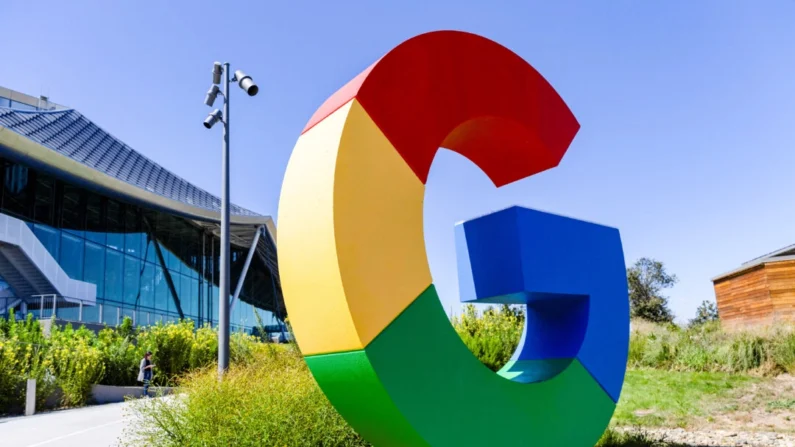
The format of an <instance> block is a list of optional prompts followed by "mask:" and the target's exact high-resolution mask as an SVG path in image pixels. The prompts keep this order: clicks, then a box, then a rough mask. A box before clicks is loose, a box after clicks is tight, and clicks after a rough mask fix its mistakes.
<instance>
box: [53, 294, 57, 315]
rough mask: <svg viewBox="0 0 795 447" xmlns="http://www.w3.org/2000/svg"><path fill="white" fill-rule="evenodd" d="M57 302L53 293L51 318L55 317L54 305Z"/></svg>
mask: <svg viewBox="0 0 795 447" xmlns="http://www.w3.org/2000/svg"><path fill="white" fill-rule="evenodd" d="M57 303H58V299H57V297H56V296H55V295H53V296H52V317H53V318H56V317H55V306H56V304H57Z"/></svg>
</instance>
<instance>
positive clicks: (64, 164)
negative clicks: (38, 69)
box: [0, 107, 284, 317]
mask: <svg viewBox="0 0 795 447" xmlns="http://www.w3.org/2000/svg"><path fill="white" fill-rule="evenodd" d="M0 153H2V154H3V155H4V156H7V157H9V158H11V159H16V160H18V161H20V162H23V163H26V164H29V165H30V166H33V167H35V168H37V169H41V170H43V171H46V172H49V173H51V174H53V175H55V176H58V177H61V178H64V179H66V180H69V181H73V182H75V183H77V184H81V185H83V186H86V187H88V188H90V189H94V190H98V191H100V192H102V193H104V194H107V195H110V196H116V197H119V198H121V199H123V200H127V201H130V202H133V203H137V204H139V205H143V206H147V207H152V208H156V209H160V210H162V211H165V212H168V213H172V214H176V215H180V216H183V217H186V218H189V219H193V220H195V221H196V223H197V224H199V225H200V226H202V227H204V228H206V229H207V230H208V231H210V232H212V233H215V234H218V233H219V230H220V229H219V228H218V226H219V225H218V223H219V222H220V208H221V200H220V199H219V198H218V197H216V196H214V195H212V194H210V193H208V192H207V191H205V190H203V189H201V188H199V187H197V186H195V185H193V184H191V183H189V182H188V181H187V180H184V179H182V178H181V177H179V176H177V175H176V174H174V173H172V172H170V171H168V170H167V169H165V168H163V167H162V166H160V165H158V164H157V163H155V162H154V161H152V160H150V159H148V158H146V157H144V156H143V155H141V154H139V153H138V152H136V151H135V150H134V149H132V148H131V147H129V146H128V145H126V144H125V143H124V142H122V141H121V140H119V139H118V138H116V137H114V136H113V135H111V134H110V133H108V132H107V131H105V130H104V129H102V128H101V127H99V126H98V125H96V124H95V123H93V122H92V121H91V120H89V119H88V118H86V117H85V116H83V115H82V114H81V113H80V112H78V111H76V110H74V109H61V110H50V111H44V110H33V111H28V110H19V109H14V108H7V107H0ZM230 221H231V224H232V228H231V230H232V231H231V236H232V238H231V243H233V244H235V245H238V246H241V247H246V248H248V247H249V246H250V244H251V241H252V239H253V234H254V232H255V231H257V229H258V228H259V226H264V227H265V229H267V230H268V231H266V234H267V235H269V236H270V237H264V238H260V240H259V243H258V244H257V254H258V257H259V258H260V261H261V262H262V264H264V266H266V268H267V269H268V270H269V275H268V276H269V277H270V278H272V280H273V281H275V283H276V288H277V290H275V291H274V292H275V295H273V294H269V295H271V296H262V297H261V299H259V300H256V301H258V302H257V303H252V304H255V305H258V306H259V307H261V308H263V309H267V310H272V311H274V312H275V313H276V314H277V315H279V316H280V317H283V316H284V304H283V299H282V297H281V287H280V281H279V275H278V266H277V261H276V246H275V243H274V241H275V239H276V228H275V225H274V223H273V219H272V218H271V217H270V216H263V215H261V214H258V213H255V212H253V211H251V210H248V209H246V208H243V207H240V206H237V205H234V204H232V205H231V209H230ZM233 273H234V272H233ZM249 274H251V272H249ZM233 277H234V274H233ZM268 282H269V283H270V281H268ZM259 301H262V302H259Z"/></svg>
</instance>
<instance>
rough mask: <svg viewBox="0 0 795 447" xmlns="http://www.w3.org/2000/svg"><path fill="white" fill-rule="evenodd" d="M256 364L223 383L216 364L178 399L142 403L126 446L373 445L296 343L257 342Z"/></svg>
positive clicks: (192, 377) (185, 382)
mask: <svg viewBox="0 0 795 447" xmlns="http://www.w3.org/2000/svg"><path fill="white" fill-rule="evenodd" d="M251 347H252V359H251V360H252V361H250V362H246V363H240V364H237V365H233V366H232V367H231V368H230V369H229V370H228V372H227V373H226V374H225V375H224V380H223V381H220V382H219V380H218V375H217V372H216V370H215V368H205V369H202V370H199V371H196V372H193V373H190V374H188V375H187V376H185V377H184V378H183V379H182V380H181V382H180V390H181V392H180V394H178V395H177V396H176V397H175V398H171V399H169V398H165V399H149V400H139V401H136V402H134V403H133V404H132V406H131V411H132V413H133V415H134V416H135V417H136V418H137V421H136V422H135V423H134V424H131V426H130V428H129V429H127V432H126V433H125V436H124V439H125V441H124V442H123V445H129V446H137V445H157V446H165V447H168V446H173V447H177V446H180V447H183V446H184V447H191V446H197V447H198V446H211V445H212V446H214V445H219V446H220V445H234V446H241V447H245V446H263V445H279V446H365V445H369V444H368V443H366V442H365V441H364V440H363V439H362V438H361V437H359V435H357V434H356V432H354V431H353V429H351V427H350V426H349V425H348V424H347V423H346V422H345V420H344V419H342V417H341V416H340V415H339V414H338V413H337V412H336V411H335V410H334V408H333V407H332V406H331V404H330V403H329V402H328V400H327V399H326V397H325V396H324V395H323V392H322V391H321V390H320V388H319V387H318V386H317V384H316V383H315V381H314V379H313V378H312V376H311V374H310V373H309V370H308V368H307V367H306V363H305V362H304V360H303V358H302V356H301V354H300V353H299V352H297V350H295V349H293V348H292V347H291V346H284V345H273V344H257V345H252V346H251Z"/></svg>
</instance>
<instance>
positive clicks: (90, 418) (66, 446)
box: [0, 403, 129, 447]
mask: <svg viewBox="0 0 795 447" xmlns="http://www.w3.org/2000/svg"><path fill="white" fill-rule="evenodd" d="M128 405H129V404H127V403H117V404H106V405H95V406H90V407H85V408H77V409H74V410H60V411H51V412H48V413H40V414H36V415H33V416H19V417H11V418H2V419H0V436H1V437H2V440H0V444H2V445H3V446H8V447H39V446H43V447H49V446H58V447H78V446H79V447H109V446H114V445H116V444H117V442H118V439H119V438H120V437H121V435H122V432H123V430H124V428H125V427H126V425H127V424H128V419H129V418H125V416H126V415H125V412H124V410H125V408H127V407H128Z"/></svg>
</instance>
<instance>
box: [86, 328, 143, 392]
mask: <svg viewBox="0 0 795 447" xmlns="http://www.w3.org/2000/svg"><path fill="white" fill-rule="evenodd" d="M122 334H123V332H122V331H117V330H115V329H110V328H105V329H102V330H101V331H100V332H99V335H98V336H97V342H96V344H97V347H98V348H99V350H100V352H101V353H102V359H103V361H104V363H105V374H104V375H103V376H102V379H101V380H100V382H99V383H100V384H101V385H114V386H129V385H132V384H134V383H135V381H136V380H137V378H138V362H139V361H140V360H141V357H143V354H142V353H141V350H140V349H138V347H137V346H136V345H135V343H134V341H135V340H134V339H133V338H132V337H131V336H129V335H122Z"/></svg>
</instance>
